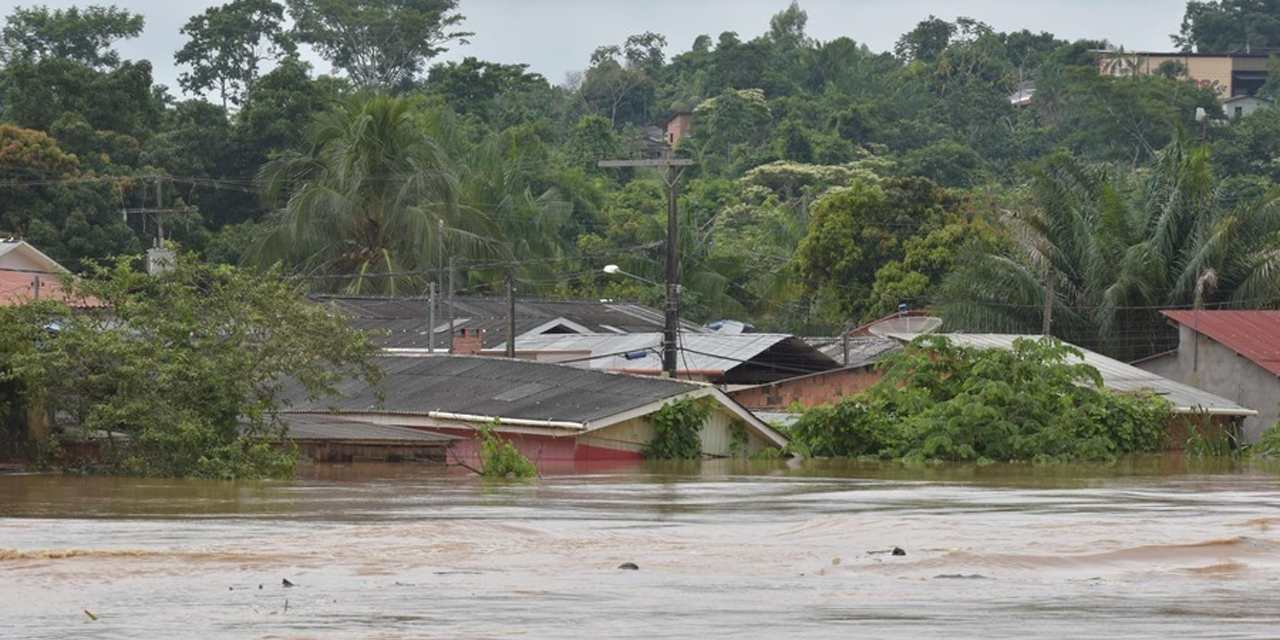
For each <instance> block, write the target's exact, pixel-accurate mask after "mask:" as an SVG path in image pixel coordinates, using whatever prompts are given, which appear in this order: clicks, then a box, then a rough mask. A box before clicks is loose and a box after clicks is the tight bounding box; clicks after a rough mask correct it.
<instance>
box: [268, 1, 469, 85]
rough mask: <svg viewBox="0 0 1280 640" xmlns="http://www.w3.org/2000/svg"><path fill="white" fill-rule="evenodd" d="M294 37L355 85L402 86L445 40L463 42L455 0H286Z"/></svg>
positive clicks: (435, 53)
mask: <svg viewBox="0 0 1280 640" xmlns="http://www.w3.org/2000/svg"><path fill="white" fill-rule="evenodd" d="M286 2H287V3H288V5H289V13H290V15H291V16H292V17H293V21H294V37H295V38H297V40H298V41H299V42H304V43H306V44H309V45H311V46H312V47H314V48H315V49H316V51H317V52H319V53H320V55H321V56H322V57H323V58H324V59H325V60H328V61H329V62H330V63H332V64H333V66H334V67H336V68H338V69H341V70H343V71H345V72H346V73H347V76H348V77H349V78H350V79H351V82H352V83H353V84H355V85H356V86H357V87H361V88H369V89H375V90H382V91H387V90H391V89H396V88H401V87H403V86H404V85H405V83H407V82H410V81H412V80H413V79H414V77H415V76H416V75H417V74H418V73H419V72H420V71H422V69H423V67H424V66H425V65H426V62H427V61H428V60H430V59H431V58H434V57H435V56H436V55H438V54H440V53H441V52H443V51H445V50H446V49H445V47H444V45H445V44H447V43H449V42H453V41H459V42H461V43H462V44H466V37H467V36H470V35H471V34H470V33H468V32H465V31H455V30H454V29H455V28H456V27H457V26H458V25H459V24H461V23H462V20H463V16H462V15H461V14H458V13H455V12H454V11H455V9H457V6H458V2H457V0H286Z"/></svg>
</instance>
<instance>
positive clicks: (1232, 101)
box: [1222, 96, 1275, 118]
mask: <svg viewBox="0 0 1280 640" xmlns="http://www.w3.org/2000/svg"><path fill="white" fill-rule="evenodd" d="M1274 104H1275V102H1274V101H1272V100H1270V99H1268V98H1263V97H1261V96H1236V97H1234V98H1229V99H1227V100H1223V101H1222V115H1224V116H1226V117H1228V118H1247V117H1249V116H1251V115H1253V113H1254V112H1255V111H1257V110H1259V109H1269V108H1271V106H1272V105H1274Z"/></svg>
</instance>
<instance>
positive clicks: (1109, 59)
mask: <svg viewBox="0 0 1280 640" xmlns="http://www.w3.org/2000/svg"><path fill="white" fill-rule="evenodd" d="M1094 53H1095V54H1097V56H1098V72H1099V73H1101V74H1102V75H1106V76H1114V77H1125V76H1145V75H1154V74H1156V73H1163V72H1165V71H1166V70H1181V71H1183V72H1185V73H1186V77H1187V78H1189V79H1190V80H1191V81H1192V82H1195V83H1196V84H1198V85H1200V86H1201V87H1206V88H1211V89H1214V90H1216V91H1217V92H1218V97H1219V99H1221V100H1228V99H1231V98H1235V97H1237V96H1256V95H1258V90H1259V89H1261V88H1262V86H1263V85H1264V84H1266V83H1267V58H1268V54H1266V53H1188V52H1158V51H1128V52H1126V51H1115V50H1099V51H1095V52H1094ZM1228 115H1230V114H1228Z"/></svg>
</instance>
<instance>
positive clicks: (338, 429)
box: [280, 414, 457, 445]
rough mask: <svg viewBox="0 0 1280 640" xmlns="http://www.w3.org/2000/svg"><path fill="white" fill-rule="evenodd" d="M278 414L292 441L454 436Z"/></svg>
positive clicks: (317, 416) (444, 441) (332, 418)
mask: <svg viewBox="0 0 1280 640" xmlns="http://www.w3.org/2000/svg"><path fill="white" fill-rule="evenodd" d="M280 417H281V419H282V420H284V423H285V425H286V426H288V428H289V431H288V433H287V435H288V436H289V437H290V438H292V439H294V440H326V441H342V440H359V441H377V442H413V443H418V444H421V443H438V444H441V445H444V444H448V443H449V442H451V441H453V440H456V439H457V438H454V437H451V436H446V435H441V434H438V433H432V432H429V431H423V430H421V429H409V428H406V427H395V426H391V425H385V424H377V423H374V422H368V421H365V420H355V419H352V418H351V417H350V416H343V415H323V414H281V416H280Z"/></svg>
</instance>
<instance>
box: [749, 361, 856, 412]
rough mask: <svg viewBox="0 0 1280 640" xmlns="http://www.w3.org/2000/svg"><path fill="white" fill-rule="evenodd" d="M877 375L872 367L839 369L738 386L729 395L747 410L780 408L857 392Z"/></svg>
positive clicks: (815, 402)
mask: <svg viewBox="0 0 1280 640" xmlns="http://www.w3.org/2000/svg"><path fill="white" fill-rule="evenodd" d="M879 379H880V372H878V371H876V370H875V369H874V368H872V367H860V368H857V369H840V370H837V371H828V372H826V373H820V374H817V375H811V376H805V377H803V378H792V379H791V380H783V381H781V382H776V383H774V384H770V385H762V386H758V387H751V388H749V389H740V390H738V391H734V392H732V393H730V394H729V395H730V396H731V397H733V399H734V400H736V401H737V402H738V404H741V405H742V406H744V407H746V408H748V409H751V410H769V411H780V410H785V409H787V408H789V407H791V406H792V405H793V404H796V405H799V406H801V407H804V408H809V407H816V406H818V405H821V404H828V403H831V402H835V401H837V400H839V399H841V398H843V397H845V396H850V395H853V394H855V393H860V392H861V391H863V390H865V389H866V388H867V387H870V386H871V385H873V384H875V383H876V381H878V380H879Z"/></svg>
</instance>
